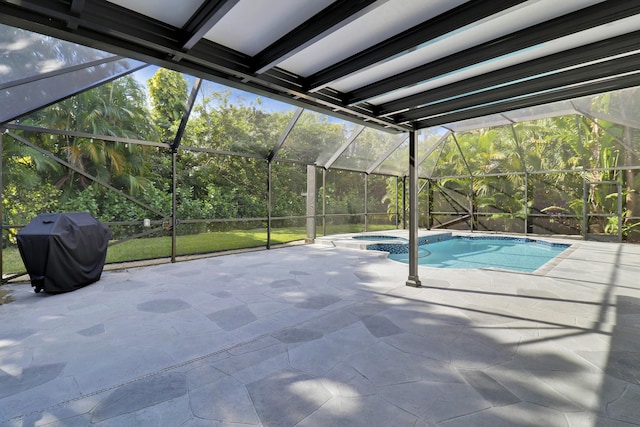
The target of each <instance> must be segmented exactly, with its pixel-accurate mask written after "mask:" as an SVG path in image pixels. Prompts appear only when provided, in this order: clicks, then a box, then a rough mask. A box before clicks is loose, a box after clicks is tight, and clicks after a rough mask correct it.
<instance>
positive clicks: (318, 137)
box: [276, 110, 358, 166]
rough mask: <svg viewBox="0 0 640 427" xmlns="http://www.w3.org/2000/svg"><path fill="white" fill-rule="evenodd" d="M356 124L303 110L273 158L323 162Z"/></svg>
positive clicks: (322, 163)
mask: <svg viewBox="0 0 640 427" xmlns="http://www.w3.org/2000/svg"><path fill="white" fill-rule="evenodd" d="M357 127H358V126H356V125H354V124H353V123H349V122H346V121H344V120H340V119H336V118H334V117H331V116H327V115H325V114H320V113H316V112H314V111H310V110H305V111H304V112H303V113H302V114H301V115H300V118H299V119H298V121H297V122H296V123H295V126H294V127H293V129H292V130H291V132H290V133H289V135H288V136H287V138H286V139H285V140H284V143H283V144H282V147H281V148H280V150H279V151H278V153H277V154H276V160H291V161H297V162H301V163H306V164H315V165H318V166H324V165H325V163H327V161H329V160H330V159H331V157H332V156H333V155H334V153H336V151H337V150H339V149H340V147H342V145H343V144H345V143H346V142H347V141H348V140H349V137H350V136H351V134H352V132H353V131H354V130H355V129H357Z"/></svg>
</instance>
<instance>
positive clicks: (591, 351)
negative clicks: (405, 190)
mask: <svg viewBox="0 0 640 427" xmlns="http://www.w3.org/2000/svg"><path fill="white" fill-rule="evenodd" d="M571 243H573V245H574V246H573V247H572V248H571V249H569V250H568V251H567V253H565V254H564V258H563V259H561V260H560V261H559V262H555V263H554V264H553V265H552V266H551V267H550V268H547V269H545V273H543V274H520V273H511V272H501V271H491V270H446V269H434V268H429V267H420V278H421V280H422V281H423V287H422V288H411V287H407V286H405V281H406V279H407V273H408V266H407V265H404V264H399V263H396V262H394V261H391V260H388V259H386V257H385V256H384V255H383V254H381V253H379V252H374V251H364V250H358V249H349V248H343V247H333V246H330V245H321V244H313V245H305V246H296V247H289V248H282V249H274V250H270V251H259V252H250V253H243V254H234V255H228V256H217V257H212V258H205V259H199V260H193V261H188V262H180V263H176V264H166V265H156V266H151V267H142V268H132V269H128V270H123V271H106V272H104V274H103V277H102V279H101V280H100V281H99V282H97V283H94V284H92V285H89V286H87V287H85V288H82V289H80V290H78V291H75V292H72V293H68V294H61V295H47V294H35V293H33V292H32V290H31V287H30V285H28V284H27V285H24V284H23V285H19V284H14V285H8V286H3V289H7V290H10V291H11V292H12V298H13V300H14V301H13V302H11V303H8V304H4V305H0V425H1V426H3V427H4V426H41V425H47V426H89V425H91V426H228V427H231V426H234V427H240V426H260V425H262V426H367V427H370V426H417V427H425V426H443V427H444V426H446V427H454V426H491V427H495V426H575V427H578V426H580V427H584V426H631V425H640V404H639V402H640V246H632V245H620V244H614V243H595V242H575V241H572V242H571Z"/></svg>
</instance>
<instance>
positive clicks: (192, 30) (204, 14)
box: [182, 0, 240, 50]
mask: <svg viewBox="0 0 640 427" xmlns="http://www.w3.org/2000/svg"><path fill="white" fill-rule="evenodd" d="M239 1H240V0H209V1H206V2H204V3H203V4H202V6H200V8H199V9H198V10H197V11H196V13H194V14H193V16H191V18H189V20H188V21H187V23H186V24H185V25H184V26H183V27H182V30H183V31H185V32H186V33H187V36H186V37H185V38H184V41H183V43H182V48H183V49H185V50H189V49H191V48H192V47H193V46H194V45H195V44H196V43H198V42H199V41H200V40H201V39H202V37H204V36H205V34H207V33H208V32H209V30H211V29H212V28H213V27H214V25H215V24H216V23H217V22H218V21H220V19H222V17H223V16H224V15H226V14H227V12H229V11H230V10H231V9H232V8H233V6H235V5H236V4H237V3H238V2H239Z"/></svg>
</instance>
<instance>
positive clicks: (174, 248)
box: [171, 147, 178, 262]
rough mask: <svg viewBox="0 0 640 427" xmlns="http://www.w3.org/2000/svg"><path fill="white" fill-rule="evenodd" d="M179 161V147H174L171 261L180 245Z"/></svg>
mask: <svg viewBox="0 0 640 427" xmlns="http://www.w3.org/2000/svg"><path fill="white" fill-rule="evenodd" d="M177 163H178V149H177V147H174V148H172V149H171V262H176V252H177V246H178V245H177V240H178V232H177V230H176V228H177V227H176V226H177V223H178V216H177V214H178V198H177V195H176V190H177V188H178V185H177V181H178V174H177V173H176V171H177V166H176V165H177Z"/></svg>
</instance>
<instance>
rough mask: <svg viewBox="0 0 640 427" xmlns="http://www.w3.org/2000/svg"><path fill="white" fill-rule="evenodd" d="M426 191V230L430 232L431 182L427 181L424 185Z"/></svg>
mask: <svg viewBox="0 0 640 427" xmlns="http://www.w3.org/2000/svg"><path fill="white" fill-rule="evenodd" d="M426 190H427V206H426V210H427V230H431V180H430V179H427V183H426Z"/></svg>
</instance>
